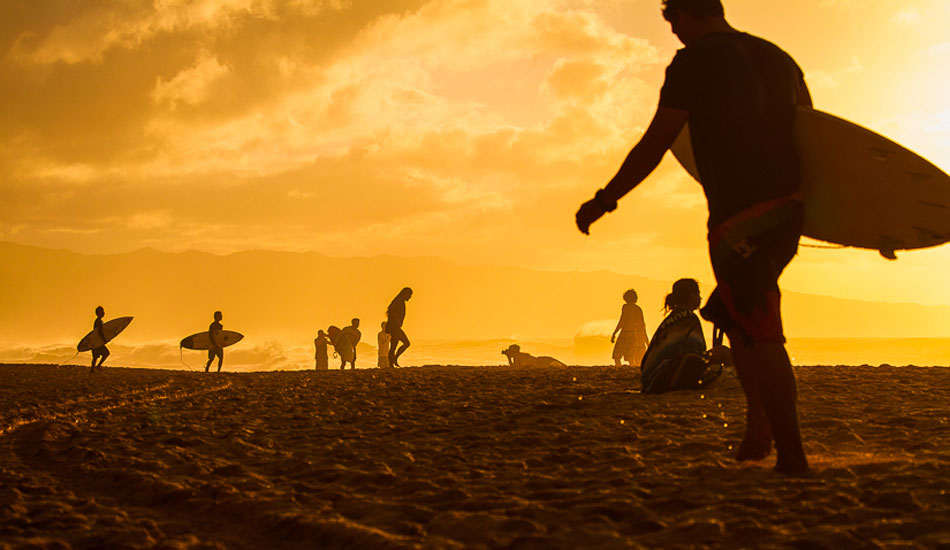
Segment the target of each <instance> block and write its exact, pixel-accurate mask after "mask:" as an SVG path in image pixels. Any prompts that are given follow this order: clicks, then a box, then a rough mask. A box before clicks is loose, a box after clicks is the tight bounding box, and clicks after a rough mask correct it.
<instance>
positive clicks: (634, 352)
mask: <svg viewBox="0 0 950 550" xmlns="http://www.w3.org/2000/svg"><path fill="white" fill-rule="evenodd" d="M623 301H624V302H626V303H625V304H624V305H623V307H622V308H621V309H620V320H619V321H617V328H615V329H614V333H613V334H611V335H610V342H611V343H613V342H615V341H616V344H615V345H614V353H613V358H614V364H615V365H616V366H618V367H619V366H620V360H621V359H626V360H627V363H629V364H630V366H631V367H639V366H640V359H642V358H643V354H644V353H645V352H646V350H647V344H649V340H648V339H647V326H646V323H645V322H644V321H643V310H642V309H640V306H638V305H637V291H635V290H633V289H632V288H631V289H630V290H628V291H626V292H624V293H623ZM618 332H619V333H620V337H619V338H618V337H617V333H618Z"/></svg>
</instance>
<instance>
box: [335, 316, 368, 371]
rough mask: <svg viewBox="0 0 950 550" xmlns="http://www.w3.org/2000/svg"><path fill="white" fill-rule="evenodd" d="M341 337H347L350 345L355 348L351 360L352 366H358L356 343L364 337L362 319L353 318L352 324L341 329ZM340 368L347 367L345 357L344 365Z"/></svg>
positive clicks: (353, 367)
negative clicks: (361, 327) (361, 330)
mask: <svg viewBox="0 0 950 550" xmlns="http://www.w3.org/2000/svg"><path fill="white" fill-rule="evenodd" d="M340 337H341V338H346V339H347V341H349V343H350V347H352V348H353V358H352V359H351V360H350V368H351V369H355V368H356V344H359V343H360V338H362V337H363V334H362V333H361V332H360V320H359V319H353V321H352V322H351V323H350V326H348V327H343V329H342V330H341V331H340ZM340 368H341V369H343V368H346V360H345V359H344V361H343V366H342V367H340Z"/></svg>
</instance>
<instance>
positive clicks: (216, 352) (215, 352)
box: [208, 348, 224, 361]
mask: <svg viewBox="0 0 950 550" xmlns="http://www.w3.org/2000/svg"><path fill="white" fill-rule="evenodd" d="M215 357H217V358H219V359H221V360H222V361H224V348H218V349H214V348H212V349H209V350H208V361H210V360H212V359H214V358H215Z"/></svg>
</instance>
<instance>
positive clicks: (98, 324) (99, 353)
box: [89, 306, 109, 372]
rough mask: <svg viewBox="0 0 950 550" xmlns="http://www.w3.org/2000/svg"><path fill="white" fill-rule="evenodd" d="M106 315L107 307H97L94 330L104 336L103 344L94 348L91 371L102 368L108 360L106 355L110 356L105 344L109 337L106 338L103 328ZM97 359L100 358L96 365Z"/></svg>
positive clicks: (100, 336) (101, 336) (93, 324)
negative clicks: (103, 319)
mask: <svg viewBox="0 0 950 550" xmlns="http://www.w3.org/2000/svg"><path fill="white" fill-rule="evenodd" d="M105 316H106V310H105V308H103V307H102V306H98V307H97V308H96V320H95V321H93V323H92V330H94V331H96V332H97V333H98V334H99V338H102V345H101V346H99V347H97V348H95V349H93V350H92V367H90V368H89V371H90V372H95V371H96V369H99V370H102V364H103V363H105V362H106V357H109V348H107V347H106V344H105V343H106V342H108V341H109V339H108V338H106V334H105V332H104V331H103V330H102V318H103V317H105ZM97 359H98V360H99V364H98V365H96V360H97Z"/></svg>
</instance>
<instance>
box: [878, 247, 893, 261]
mask: <svg viewBox="0 0 950 550" xmlns="http://www.w3.org/2000/svg"><path fill="white" fill-rule="evenodd" d="M878 252H880V253H881V256H884V257H885V258H887V259H888V260H896V259H897V254H895V253H894V249H886V248H882V249H880V250H878Z"/></svg>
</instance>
